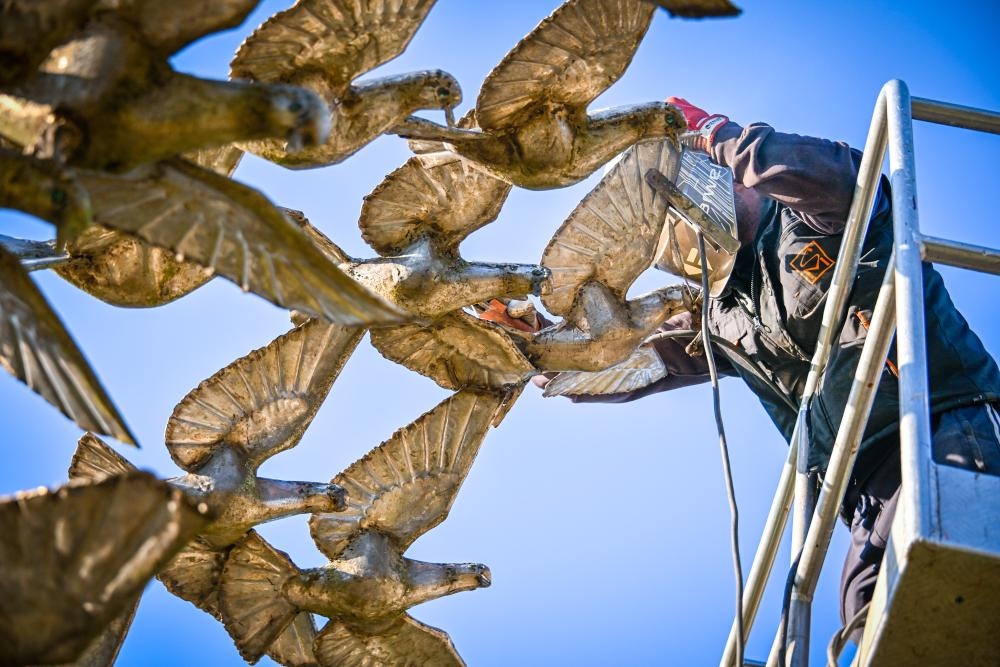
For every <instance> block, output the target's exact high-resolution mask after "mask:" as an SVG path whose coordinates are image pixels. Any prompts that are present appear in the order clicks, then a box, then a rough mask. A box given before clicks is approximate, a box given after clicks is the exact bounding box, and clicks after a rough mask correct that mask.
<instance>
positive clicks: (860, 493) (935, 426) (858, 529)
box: [840, 404, 1000, 642]
mask: <svg viewBox="0 0 1000 667" xmlns="http://www.w3.org/2000/svg"><path fill="white" fill-rule="evenodd" d="M931 451H932V453H933V458H934V461H935V462H936V463H939V464H942V465H950V466H955V467H957V468H964V469H966V470H971V471H973V472H979V473H984V474H989V475H998V476H1000V418H998V414H997V410H996V408H995V406H994V405H991V404H985V405H975V406H970V407H964V408H956V409H953V410H948V411H945V412H942V413H940V414H938V415H935V416H934V418H933V420H932V434H931ZM873 452H874V453H875V456H874V457H872V456H871V454H870V453H869V452H868V451H866V452H864V454H868V459H867V461H865V460H862V457H861V456H859V461H858V465H856V466H855V477H854V479H853V480H852V483H851V485H850V488H849V489H848V492H847V494H846V495H845V498H844V505H843V506H842V507H841V516H842V517H843V518H844V519H845V520H848V521H849V522H850V526H851V546H850V548H849V549H848V551H847V557H846V559H845V560H844V571H843V574H842V575H841V579H840V617H841V620H842V621H843V622H844V623H846V622H847V621H849V620H850V619H852V618H853V617H854V616H855V614H857V612H858V610H860V609H861V608H862V607H863V606H864V605H865V604H867V603H868V602H869V601H870V600H871V598H872V593H873V591H874V590H875V580H876V578H877V577H878V573H879V568H880V567H881V563H882V555H883V554H884V553H885V546H886V542H887V540H888V539H889V529H890V528H891V527H892V520H893V517H894V516H895V514H896V503H897V501H898V499H899V484H900V460H899V439H898V436H897V437H894V438H893V441H892V442H890V443H886V444H884V445H883V446H882V447H878V446H875V447H874V448H873ZM859 468H860V469H859ZM865 468H867V469H865ZM970 511H974V508H970ZM863 630H864V625H863V624H862V625H861V626H860V627H859V628H858V629H856V630H855V631H854V632H853V633H851V639H853V640H854V641H855V642H858V641H860V639H861V634H862V631H863Z"/></svg>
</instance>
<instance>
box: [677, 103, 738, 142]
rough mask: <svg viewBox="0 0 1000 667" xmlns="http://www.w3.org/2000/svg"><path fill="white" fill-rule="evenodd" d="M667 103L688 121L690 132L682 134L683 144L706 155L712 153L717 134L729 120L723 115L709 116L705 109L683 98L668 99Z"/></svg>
mask: <svg viewBox="0 0 1000 667" xmlns="http://www.w3.org/2000/svg"><path fill="white" fill-rule="evenodd" d="M667 103H668V104H673V105H674V106H675V107H677V109H678V110H679V111H680V112H681V113H682V114H684V120H686V121H687V126H688V131H687V132H684V133H683V134H681V137H680V138H681V143H682V144H684V145H685V146H688V147H690V148H694V149H696V150H699V151H705V152H706V153H708V152H709V151H711V150H712V141H714V140H715V134H716V133H717V132H718V131H719V128H720V127H722V126H723V125H725V124H726V123H728V122H729V118H727V117H726V116H723V115H721V114H713V115H711V116H709V115H708V113H707V112H706V111H705V110H704V109H699V108H698V107H696V106H694V105H693V104H691V103H690V102H688V101H687V100H685V99H684V98H683V97H668V98H667Z"/></svg>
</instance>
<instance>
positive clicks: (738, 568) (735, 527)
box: [698, 230, 744, 667]
mask: <svg viewBox="0 0 1000 667" xmlns="http://www.w3.org/2000/svg"><path fill="white" fill-rule="evenodd" d="M698 253H699V255H700V256H701V335H702V341H703V343H704V348H705V361H706V362H707V363H708V374H709V377H710V378H711V380H712V403H713V407H714V409H715V426H716V428H717V429H718V431H719V448H720V450H721V453H722V472H723V475H724V476H725V479H726V494H727V495H728V496H729V511H730V514H731V516H732V528H731V531H732V533H731V537H730V540H731V542H730V544H731V547H732V552H733V569H734V570H735V574H736V664H737V665H739V666H740V667H742V665H743V664H744V656H743V651H744V641H743V565H742V564H741V562H740V532H739V525H740V523H739V509H738V508H737V506H736V488H735V486H734V485H733V471H732V468H731V466H730V464H729V445H728V444H727V442H726V428H725V426H724V425H723V423H722V401H721V396H720V393H719V373H718V370H717V369H716V367H715V354H714V353H713V352H712V342H711V338H710V335H709V332H708V298H709V297H708V294H709V287H708V259H707V258H706V254H705V236H704V235H703V234H702V233H701V231H700V230H699V231H698Z"/></svg>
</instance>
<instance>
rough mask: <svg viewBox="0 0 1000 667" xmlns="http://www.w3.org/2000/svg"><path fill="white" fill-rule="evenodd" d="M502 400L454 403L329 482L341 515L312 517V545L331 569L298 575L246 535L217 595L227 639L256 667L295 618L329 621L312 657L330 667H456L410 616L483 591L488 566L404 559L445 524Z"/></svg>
mask: <svg viewBox="0 0 1000 667" xmlns="http://www.w3.org/2000/svg"><path fill="white" fill-rule="evenodd" d="M503 400H504V397H503V396H502V395H500V394H496V393H491V392H478V391H461V392H458V393H456V394H454V395H452V396H451V397H449V398H448V399H446V400H445V401H443V402H442V403H440V404H439V405H438V406H437V407H435V408H434V409H433V410H431V411H430V412H428V413H426V414H424V415H422V416H421V417H419V418H418V419H417V420H415V421H414V422H413V423H411V424H410V425H409V426H406V427H404V428H402V429H400V430H399V431H397V432H396V433H395V434H394V435H393V436H392V438H391V439H389V440H388V441H386V442H385V443H383V444H382V445H380V446H379V447H377V448H375V449H374V450H372V451H371V452H369V453H368V454H367V455H366V456H365V457H364V458H363V459H361V460H360V461H358V462H356V463H354V464H353V465H351V466H350V467H349V468H347V470H345V471H344V472H342V473H340V474H339V475H337V477H335V478H334V480H335V483H337V484H340V485H342V486H344V488H345V489H347V490H348V492H349V496H348V507H347V511H346V512H342V513H339V514H316V515H315V516H314V517H313V518H312V519H311V522H310V525H311V529H312V535H313V539H314V540H315V541H316V544H317V546H318V547H319V549H320V551H322V552H323V553H324V555H326V556H327V557H328V558H330V560H331V562H330V563H329V564H328V565H325V566H323V567H319V568H312V569H307V570H301V571H300V570H299V569H297V568H296V567H295V566H294V565H293V564H292V562H291V561H290V560H289V559H288V557H287V555H286V554H284V553H282V552H279V551H276V550H275V549H273V548H272V547H271V546H270V545H268V544H267V543H266V542H265V541H264V540H263V539H261V538H260V537H259V536H258V535H257V534H256V533H250V534H248V535H247V537H246V538H244V539H243V541H242V542H240V543H239V544H238V545H237V546H236V547H234V548H233V550H232V552H231V553H230V556H229V559H228V560H227V561H226V565H225V567H224V569H223V572H222V579H221V582H220V584H219V588H220V592H219V602H220V604H221V608H222V615H223V620H224V623H225V625H226V629H227V630H228V631H229V633H230V634H231V635H232V636H233V638H234V639H235V641H236V645H237V647H238V648H239V650H240V653H241V654H242V655H243V657H244V658H246V659H247V660H249V661H256V660H257V658H258V657H260V655H261V654H262V653H263V652H264V651H265V650H266V649H267V647H268V646H269V645H270V644H271V642H272V641H273V639H274V638H275V637H276V636H278V634H279V633H280V632H281V631H282V629H283V628H284V627H285V626H286V624H287V623H289V622H290V621H291V619H292V618H294V617H295V616H296V614H300V613H302V612H305V611H309V612H314V613H317V614H320V615H322V616H326V617H327V618H329V619H330V620H329V622H328V623H327V624H326V626H325V627H324V628H323V630H322V631H321V632H320V633H319V635H318V636H317V637H316V641H315V644H314V649H315V654H316V658H317V660H318V662H319V664H320V665H321V666H323V667H332V666H334V665H338V666H347V665H370V664H420V665H461V664H464V663H462V661H461V658H459V656H458V654H457V652H456V651H455V648H454V646H453V645H452V644H451V641H450V639H449V638H448V636H447V635H446V634H445V633H443V632H441V631H440V630H437V629H434V628H430V627H428V626H426V625H424V624H422V623H420V622H418V621H417V620H415V619H414V618H412V617H411V616H410V615H409V614H407V612H406V610H407V609H408V608H409V607H411V606H413V605H415V604H419V603H421V602H425V601H427V600H431V599H434V598H437V597H441V596H443V595H449V594H451V593H456V592H459V591H463V590H472V589H475V588H479V587H482V586H488V585H489V584H490V572H489V570H488V569H487V568H486V567H485V566H483V565H476V564H451V565H445V564H436V563H425V562H420V561H415V560H411V559H409V558H406V557H404V556H403V553H404V552H405V551H406V549H407V548H408V547H409V546H410V545H411V544H412V543H413V542H414V540H416V539H417V538H418V537H419V536H420V535H422V534H424V533H425V532H427V531H428V530H430V529H431V528H433V527H434V526H436V525H437V524H439V523H440V522H441V521H443V520H444V519H445V517H446V516H447V514H448V511H449V510H450V508H451V505H452V503H453V502H454V500H455V496H456V494H457V493H458V489H459V487H460V486H461V484H462V482H463V481H464V479H465V476H466V474H467V473H468V471H469V468H470V467H471V466H472V463H473V461H474V460H475V457H476V455H477V453H478V451H479V446H480V444H481V443H482V440H483V438H484V437H485V434H486V431H487V429H488V428H489V425H490V423H491V421H492V420H493V419H494V416H495V413H496V412H497V410H498V409H500V408H501V406H502V403H503Z"/></svg>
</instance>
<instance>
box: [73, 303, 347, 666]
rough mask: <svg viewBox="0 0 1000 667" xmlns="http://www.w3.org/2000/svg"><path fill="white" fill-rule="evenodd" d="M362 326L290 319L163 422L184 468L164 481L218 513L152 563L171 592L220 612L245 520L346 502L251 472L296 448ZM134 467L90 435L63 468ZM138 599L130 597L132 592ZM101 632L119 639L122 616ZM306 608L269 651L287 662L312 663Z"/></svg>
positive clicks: (332, 488)
mask: <svg viewBox="0 0 1000 667" xmlns="http://www.w3.org/2000/svg"><path fill="white" fill-rule="evenodd" d="M362 333H363V331H362V330H360V329H348V328H345V327H336V326H334V325H330V324H327V323H325V322H323V321H320V320H312V321H309V322H307V323H305V324H303V325H302V326H299V327H296V328H295V329H293V330H292V331H290V332H289V333H287V334H285V335H284V336H280V337H279V338H277V339H275V340H274V341H273V342H272V343H271V344H269V345H268V346H266V347H264V348H261V349H260V350H256V351H254V352H251V353H250V354H249V355H247V356H246V357H242V358H241V359H238V360H237V361H236V362H234V363H233V364H230V365H229V366H227V367H226V368H224V369H222V370H221V371H219V372H218V373H216V374H215V375H213V376H212V377H211V378H209V379H208V380H206V381H205V382H202V383H201V385H199V386H198V387H197V388H196V389H195V390H193V391H192V392H191V393H190V394H188V396H186V397H185V399H184V400H183V401H181V403H180V404H179V405H178V406H177V408H176V409H175V411H174V414H173V415H172V416H171V418H170V420H169V422H168V423H167V436H166V437H167V448H168V450H169V451H170V454H171V457H172V458H173V459H174V461H175V462H176V463H177V464H178V465H180V466H181V467H182V468H184V469H186V470H188V471H190V472H189V473H188V474H187V475H184V476H181V477H175V478H173V479H170V480H167V481H168V482H170V483H171V484H172V485H174V486H175V487H177V488H179V489H182V490H184V491H185V492H187V494H188V496H190V497H192V498H196V499H199V500H200V501H201V502H202V503H203V504H204V505H205V506H206V507H209V508H211V509H212V510H213V512H214V514H215V519H214V521H212V522H211V523H210V524H208V525H207V526H205V527H204V528H203V529H202V530H200V531H199V533H198V535H197V537H196V538H195V539H194V540H192V541H191V542H190V544H188V545H187V546H186V547H185V548H184V549H182V550H181V551H180V552H179V553H178V554H177V555H176V557H174V558H173V559H172V560H170V561H169V562H168V563H166V564H164V566H163V567H161V568H160V569H159V570H158V573H157V578H158V579H160V580H161V581H162V582H163V584H164V585H165V586H166V587H167V590H169V591H170V592H171V593H173V594H174V595H177V596H178V597H180V598H183V599H185V600H188V601H189V602H191V603H193V604H194V605H195V606H197V607H198V608H200V609H202V610H204V611H206V612H208V613H210V614H212V615H213V616H218V615H219V599H218V581H219V576H220V574H221V572H222V568H223V565H224V563H225V562H226V559H227V558H228V556H229V552H230V548H231V547H232V545H233V544H234V543H235V542H237V541H238V540H239V539H240V538H242V537H243V536H244V535H245V534H246V533H247V532H248V531H249V530H250V528H251V527H252V526H254V525H257V524H258V523H262V522H266V521H272V520H275V519H279V518H282V517H286V516H290V515H293V514H302V513H309V512H334V511H339V510H341V509H343V507H344V504H345V500H344V490H343V488H342V487H340V486H338V485H337V484H326V483H311V482H286V481H283V480H272V479H264V478H260V477H257V474H256V471H257V468H258V467H259V466H260V465H261V464H262V463H263V462H264V461H265V460H266V459H268V458H270V457H271V456H273V455H274V454H277V453H279V452H281V451H284V450H286V449H289V448H290V447H293V446H294V445H295V444H296V443H297V442H298V440H299V439H300V438H301V436H302V434H303V433H304V432H305V430H306V428H307V427H308V426H309V424H310V422H311V421H312V418H313V416H314V415H315V413H316V411H317V410H318V409H319V407H320V405H321V404H322V402H323V399H324V398H325V396H326V394H327V393H328V392H329V389H330V387H331V385H332V384H333V382H334V380H335V379H336V377H337V375H338V374H339V373H340V370H341V369H342V368H343V365H344V363H346V361H347V358H348V357H349V356H350V354H351V353H352V352H353V350H354V348H355V346H356V345H357V343H358V341H359V340H360V339H361V334H362ZM131 469H132V465H131V464H130V463H128V462H127V461H126V460H125V459H123V458H122V457H121V456H119V455H118V454H117V453H115V452H114V451H113V450H111V449H110V448H109V447H108V446H107V445H105V444H104V443H102V442H101V441H100V440H98V439H97V438H96V437H94V436H92V435H89V434H88V435H86V436H84V437H83V438H81V440H80V443H79V445H78V447H77V451H76V454H75V455H74V457H73V462H72V464H71V466H70V476H71V477H74V478H85V479H91V480H97V479H103V478H105V477H108V476H114V475H119V474H121V473H123V472H124V471H128V470H131ZM136 602H137V600H136ZM122 625H124V628H121V627H119V628H118V629H115V628H112V629H110V630H109V631H108V634H111V635H117V640H115V639H113V638H111V637H104V638H103V639H104V640H105V641H107V642H108V643H112V642H114V641H118V642H120V641H121V639H122V638H123V635H124V631H125V629H127V623H123V622H122V621H121V620H119V626H122ZM315 634H316V631H315V627H314V626H313V623H312V619H311V618H310V617H309V616H308V614H301V615H299V616H297V617H296V618H295V619H294V622H292V623H291V625H289V626H288V628H286V629H284V630H283V631H282V633H281V634H280V636H279V637H278V640H277V641H276V643H275V644H274V645H272V646H271V647H269V649H268V655H270V656H271V657H272V658H274V659H275V660H276V661H278V662H280V663H281V664H285V665H305V664H309V663H310V662H312V661H313V657H312V640H313V637H314V636H315Z"/></svg>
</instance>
